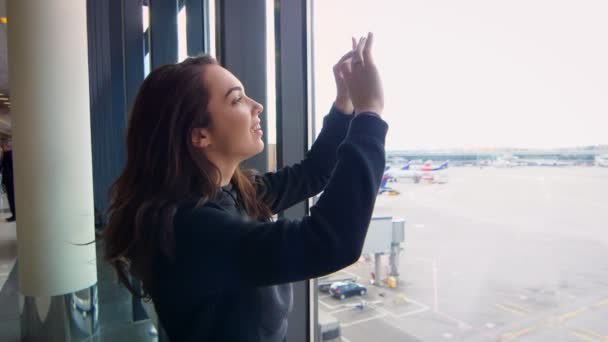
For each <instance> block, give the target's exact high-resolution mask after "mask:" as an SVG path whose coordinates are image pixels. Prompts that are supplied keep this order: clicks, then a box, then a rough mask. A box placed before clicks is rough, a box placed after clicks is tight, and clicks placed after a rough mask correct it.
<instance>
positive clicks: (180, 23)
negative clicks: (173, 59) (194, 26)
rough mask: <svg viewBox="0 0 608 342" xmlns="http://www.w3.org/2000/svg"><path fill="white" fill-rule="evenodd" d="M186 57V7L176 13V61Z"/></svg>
mask: <svg viewBox="0 0 608 342" xmlns="http://www.w3.org/2000/svg"><path fill="white" fill-rule="evenodd" d="M187 57H188V35H187V34H186V6H184V7H182V9H180V10H179V12H178V13H177V60H178V61H180V62H181V61H183V60H184V59H186V58H187Z"/></svg>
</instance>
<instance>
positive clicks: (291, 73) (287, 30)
mask: <svg viewBox="0 0 608 342" xmlns="http://www.w3.org/2000/svg"><path fill="white" fill-rule="evenodd" d="M311 5H312V3H311V2H309V1H307V0H298V1H293V0H291V1H282V0H275V44H276V56H277V59H276V68H277V70H276V80H277V96H276V98H277V104H276V108H277V168H280V167H283V166H286V165H291V164H293V163H297V162H299V161H301V160H302V159H303V158H304V155H305V153H306V152H307V151H308V149H309V146H310V142H311V141H312V133H313V128H314V121H313V120H314V115H311V109H312V108H313V107H312V102H311V100H312V97H311V96H309V94H311V92H310V90H311V87H312V83H311V82H310V80H311V76H312V68H311V66H310V64H309V62H310V61H312V59H311V58H310V53H311V51H312V50H311V35H310V33H311V32H312V30H311V17H310V14H311V13H312V12H311V10H310V9H311ZM308 211H309V205H308V202H307V201H305V202H302V203H298V204H297V205H295V206H293V207H291V208H289V209H287V210H285V211H284V212H283V213H282V215H281V216H282V217H285V218H291V219H297V218H301V217H303V216H305V215H307V214H308ZM314 284H315V281H314V280H312V281H301V282H298V283H295V284H294V309H293V312H292V313H291V315H290V318H289V331H288V336H287V339H288V341H290V342H293V341H296V342H300V341H316V340H318V328H317V324H316V321H317V319H316V317H317V314H316V312H317V299H316V291H314V288H315V287H314Z"/></svg>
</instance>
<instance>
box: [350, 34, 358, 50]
mask: <svg viewBox="0 0 608 342" xmlns="http://www.w3.org/2000/svg"><path fill="white" fill-rule="evenodd" d="M351 40H352V41H353V50H355V49H356V48H357V38H355V37H351Z"/></svg>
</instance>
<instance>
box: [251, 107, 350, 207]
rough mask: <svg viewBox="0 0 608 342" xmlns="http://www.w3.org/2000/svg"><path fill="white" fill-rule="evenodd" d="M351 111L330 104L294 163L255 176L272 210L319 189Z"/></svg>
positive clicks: (324, 181) (326, 174) (344, 130)
mask: <svg viewBox="0 0 608 342" xmlns="http://www.w3.org/2000/svg"><path fill="white" fill-rule="evenodd" d="M352 118H353V115H347V114H344V113H341V112H340V111H339V110H338V109H336V107H335V105H334V106H332V108H331V110H330V112H329V114H327V115H326V116H325V117H324V118H323V128H322V129H321V132H320V133H319V136H318V137H317V139H316V140H315V142H314V143H313V145H312V146H311V148H310V150H309V151H308V152H307V153H306V155H305V156H304V159H303V160H302V161H301V162H299V163H297V164H294V165H291V166H286V167H283V168H281V169H279V170H277V171H276V172H268V173H265V174H263V175H257V176H255V177H256V179H255V182H254V183H255V184H256V186H257V191H258V193H259V194H262V195H261V198H262V200H263V201H264V202H266V203H267V204H268V206H269V207H270V209H271V211H272V212H273V213H278V212H280V211H282V210H284V209H287V208H289V207H291V206H293V205H294V204H296V203H299V202H301V201H303V200H306V199H307V198H309V197H312V196H314V195H316V194H318V193H319V192H321V191H322V190H323V189H324V188H325V186H326V185H327V182H328V181H329V177H330V175H331V172H332V170H333V168H334V166H335V164H336V152H337V149H338V145H340V143H341V142H342V140H344V137H345V136H346V131H347V130H348V125H349V124H350V122H351V119H352Z"/></svg>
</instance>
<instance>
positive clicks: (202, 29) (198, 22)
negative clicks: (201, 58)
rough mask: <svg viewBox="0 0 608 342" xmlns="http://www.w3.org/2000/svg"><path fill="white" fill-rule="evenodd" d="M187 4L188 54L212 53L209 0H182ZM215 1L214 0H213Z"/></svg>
mask: <svg viewBox="0 0 608 342" xmlns="http://www.w3.org/2000/svg"><path fill="white" fill-rule="evenodd" d="M180 1H184V4H185V6H186V35H187V37H188V56H196V55H200V54H202V53H206V54H208V53H210V39H211V37H209V32H210V30H209V1H208V0H180ZM212 1H213V0H212Z"/></svg>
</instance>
